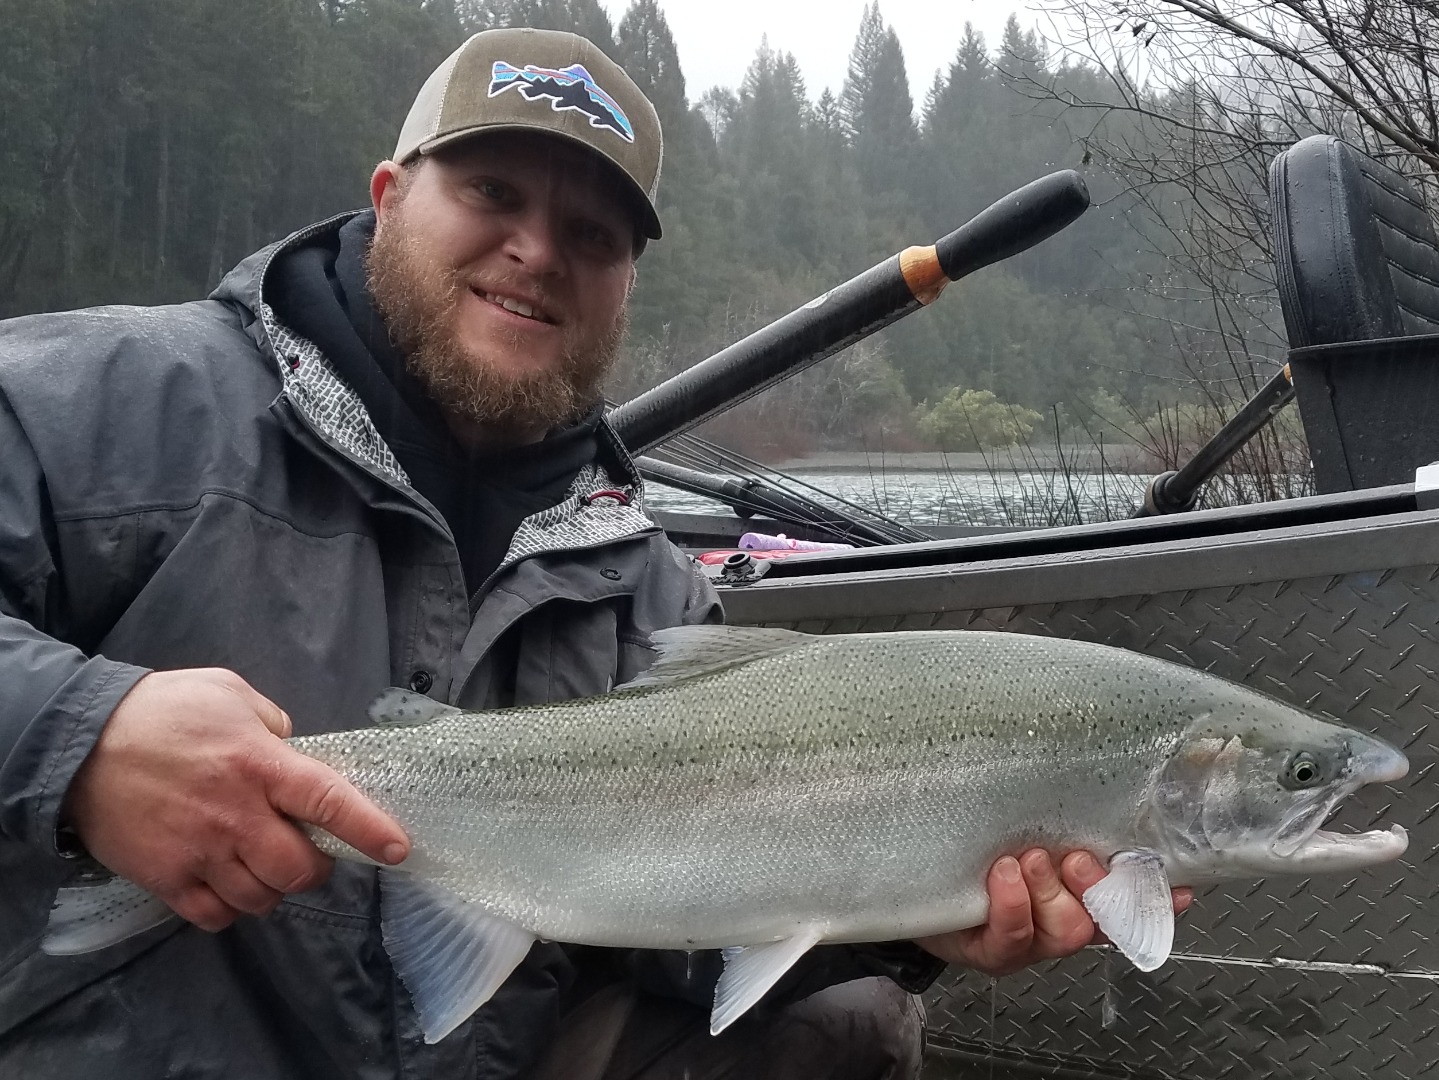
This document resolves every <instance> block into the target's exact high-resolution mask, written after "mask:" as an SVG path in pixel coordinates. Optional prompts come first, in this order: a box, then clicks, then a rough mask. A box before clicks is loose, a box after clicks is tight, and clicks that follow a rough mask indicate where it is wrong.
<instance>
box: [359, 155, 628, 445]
mask: <svg viewBox="0 0 1439 1080" xmlns="http://www.w3.org/2000/svg"><path fill="white" fill-rule="evenodd" d="M371 195H372V197H373V199H374V203H375V209H376V212H377V214H378V217H379V225H378V227H377V229H376V231H375V240H374V244H373V246H372V248H371V250H370V257H369V269H370V287H371V292H372V294H373V295H374V298H375V303H376V305H377V306H378V307H379V309H380V312H381V313H382V314H383V315H384V316H385V319H386V322H387V323H388V325H389V327H390V330H391V333H392V334H394V336H395V338H396V339H397V343H398V345H399V346H400V348H401V349H402V350H403V351H404V352H405V354H406V356H407V358H408V363H409V364H410V367H411V369H412V370H413V371H414V372H415V374H416V375H417V376H418V377H419V378H420V379H421V381H422V382H424V383H425V385H426V388H427V389H428V391H429V393H430V394H431V395H432V396H433V397H434V398H435V399H436V400H437V401H438V402H439V403H440V405H441V406H442V407H443V408H444V409H445V411H446V413H447V414H448V415H449V417H450V419H451V422H452V424H454V423H456V422H458V424H459V425H460V427H461V428H468V429H474V428H475V427H476V426H479V427H481V428H483V429H485V433H486V434H487V435H488V436H489V437H491V438H494V437H499V438H501V439H505V440H520V441H523V440H526V439H532V438H538V437H540V436H541V435H543V433H544V432H545V430H547V429H548V428H550V427H552V426H554V425H556V424H561V423H564V422H567V421H569V420H573V419H574V418H576V417H577V416H579V415H580V414H581V413H583V412H584V410H585V409H586V408H588V407H589V406H590V405H592V404H593V403H594V402H595V401H596V400H598V397H599V384H600V382H601V380H602V379H603V378H604V376H605V374H606V373H607V372H608V371H609V369H610V366H611V365H612V363H613V361H614V357H615V353H616V351H617V350H618V348H619V344H620V341H621V339H622V338H623V336H624V329H625V300H626V297H627V296H628V294H629V289H630V285H631V284H632V282H633V279H634V246H633V244H634V229H635V223H634V219H633V217H632V216H631V214H630V211H629V209H628V207H627V205H626V203H625V202H624V199H623V195H622V193H621V189H620V188H619V186H618V181H617V180H615V179H614V178H613V177H612V176H611V175H610V174H609V172H608V171H607V170H605V169H603V168H601V167H598V166H597V165H596V163H595V160H594V159H593V158H592V157H591V155H590V154H589V153H587V152H586V151H584V150H582V149H580V148H578V147H575V146H572V145H570V144H568V143H565V142H563V141H561V140H559V139H555V138H551V137H548V136H545V135H540V134H533V133H527V132H510V133H498V134H494V135H488V136H482V137H479V138H476V139H472V140H468V141H466V142H464V143H461V144H460V145H459V146H457V147H455V148H454V149H451V150H446V151H443V152H442V153H441V154H437V155H435V156H433V157H430V158H427V159H425V160H424V161H422V162H421V164H420V165H419V167H418V168H415V169H412V170H410V171H409V175H408V176H403V175H402V174H401V171H400V170H399V167H398V166H395V165H394V164H393V163H390V162H387V163H385V164H382V165H381V166H380V167H379V168H378V169H377V170H376V172H375V177H374V179H373V181H372V182H371Z"/></svg>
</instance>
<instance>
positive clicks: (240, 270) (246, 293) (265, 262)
mask: <svg viewBox="0 0 1439 1080" xmlns="http://www.w3.org/2000/svg"><path fill="white" fill-rule="evenodd" d="M362 213H364V211H363V210H346V211H345V212H344V213H341V214H336V215H335V216H334V217H329V218H326V219H325V220H324V221H317V222H316V223H315V224H313V225H307V226H305V227H304V228H303V229H297V230H296V231H295V232H292V233H291V234H290V235H289V236H287V237H285V238H284V239H283V240H277V241H276V242H275V243H273V244H268V245H266V246H265V247H262V248H261V249H260V250H259V251H257V252H255V253H254V254H252V255H247V256H246V257H245V258H243V259H241V260H240V261H239V262H238V263H236V264H235V267H234V269H232V270H231V271H230V272H229V273H228V274H226V275H225V276H224V277H223V278H221V279H220V284H218V285H216V286H215V289H214V291H213V292H212V293H210V299H211V300H220V301H222V302H224V303H228V304H237V305H239V306H240V307H242V308H244V309H245V310H246V311H247V312H249V313H250V314H251V316H253V317H254V318H256V319H259V318H261V316H262V311H261V307H260V305H261V304H262V303H264V302H266V294H267V290H266V288H265V274H266V272H267V271H268V270H269V268H270V264H271V263H273V262H274V260H275V258H276V256H278V255H279V254H281V253H282V252H285V251H290V250H293V249H294V248H297V247H300V246H301V245H303V244H306V243H308V242H309V241H310V240H313V239H314V238H315V237H317V236H322V235H324V234H325V233H337V232H339V231H340V229H341V228H343V227H344V225H345V222H347V221H349V220H350V219H351V218H353V217H356V216H358V215H360V214H362ZM261 344H262V345H263V344H264V342H263V341H262V342H261Z"/></svg>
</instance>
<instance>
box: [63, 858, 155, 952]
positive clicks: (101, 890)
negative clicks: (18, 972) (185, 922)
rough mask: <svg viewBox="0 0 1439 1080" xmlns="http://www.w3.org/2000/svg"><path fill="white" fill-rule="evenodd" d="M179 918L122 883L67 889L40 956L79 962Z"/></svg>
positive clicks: (152, 897)
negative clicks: (82, 957)
mask: <svg viewBox="0 0 1439 1080" xmlns="http://www.w3.org/2000/svg"><path fill="white" fill-rule="evenodd" d="M172 919H174V920H178V919H179V916H178V915H176V914H175V913H174V912H173V911H171V910H170V909H169V907H167V906H166V904H165V902H164V901H163V900H161V899H160V898H159V897H157V896H155V895H153V894H151V893H148V892H146V891H145V890H144V889H142V888H140V886H138V885H135V884H133V883H132V882H130V881H127V880H126V879H125V878H122V877H111V878H107V879H105V880H99V881H87V882H83V883H81V884H77V885H65V886H62V887H61V888H60V890H59V891H58V892H56V894H55V902H54V904H52V905H51V907H50V921H49V922H48V923H46V925H45V936H44V938H42V939H41V941H40V951H41V952H43V953H45V954H46V955H47V956H78V955H80V954H81V953H88V952H95V951H96V950H97V949H108V948H109V947H110V946H111V945H118V944H120V942H122V941H127V940H129V939H130V938H132V937H135V936H136V935H138V934H143V933H144V932H145V931H146V930H149V929H151V928H152V927H155V926H160V925H161V924H163V923H167V922H169V921H171V920H172Z"/></svg>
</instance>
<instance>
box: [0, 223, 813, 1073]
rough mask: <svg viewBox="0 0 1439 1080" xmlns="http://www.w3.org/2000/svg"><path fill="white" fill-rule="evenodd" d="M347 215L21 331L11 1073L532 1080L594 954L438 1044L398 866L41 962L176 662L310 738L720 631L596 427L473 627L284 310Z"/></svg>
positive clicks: (3, 704) (0, 752) (0, 802)
mask: <svg viewBox="0 0 1439 1080" xmlns="http://www.w3.org/2000/svg"><path fill="white" fill-rule="evenodd" d="M343 220H344V219H343V218H337V219H333V220H331V221H328V222H324V223H321V224H319V225H316V226H313V227H312V228H310V229H307V230H304V231H303V232H301V233H297V234H296V235H294V236H292V237H290V238H289V239H287V240H285V241H283V242H282V243H281V244H278V245H275V246H272V247H270V248H267V249H266V250H264V251H261V252H259V253H258V254H256V255H254V256H252V257H251V258H249V259H247V260H246V261H245V262H244V263H242V264H241V265H240V266H239V267H238V268H236V269H235V270H234V271H233V272H232V273H231V274H230V275H229V276H228V277H227V278H226V279H225V281H224V282H223V283H222V284H221V285H220V287H219V289H218V290H217V291H216V292H215V293H214V294H213V296H212V297H210V298H209V299H207V300H204V301H200V302H196V303H190V304H182V305H178V306H174V307H164V308H101V309H96V310H88V311H79V312H70V313H65V314H58V315H36V316H30V317H26V318H21V319H15V320H12V321H10V322H6V323H0V882H3V887H0V1074H3V1075H5V1076H16V1077H20V1076H25V1077H48V1076H72V1075H82V1074H83V1075H94V1071H95V1069H96V1068H97V1067H103V1068H105V1069H106V1070H107V1071H109V1072H110V1073H112V1074H113V1075H116V1076H127V1077H128V1076H137V1077H140V1076H143V1077H158V1076H162V1075H164V1076H181V1075H183V1076H204V1077H220V1076H256V1077H260V1076H263V1077H268V1078H274V1080H281V1078H291V1077H293V1078H296V1080H301V1078H303V1080H314V1078H317V1077H329V1076H335V1077H348V1078H355V1080H360V1078H365V1077H396V1076H404V1077H421V1076H424V1077H440V1076H444V1077H471V1076H483V1077H509V1076H514V1075H517V1074H518V1073H520V1072H522V1071H523V1070H524V1069H525V1067H526V1066H527V1064H528V1063H529V1062H530V1061H531V1059H532V1057H533V1055H534V1054H535V1053H536V1052H537V1051H538V1050H539V1049H540V1048H541V1047H542V1045H543V1043H544V1041H545V1033H546V1032H547V1031H548V1030H549V1025H550V1024H552V1022H553V1020H554V1019H555V1016H556V1013H557V1010H558V1008H559V1002H560V1000H561V996H562V993H563V991H564V989H565V987H566V986H567V985H568V984H569V982H570V980H571V979H572V977H573V963H572V961H571V958H570V956H569V954H567V953H566V951H564V950H563V949H562V948H561V947H560V946H557V945H537V946H536V947H535V948H534V950H533V951H532V952H531V953H530V956H529V959H528V960H527V961H526V962H525V964H523V965H522V966H521V968H520V969H519V970H518V971H517V972H516V973H515V974H514V976H513V977H511V979H510V980H509V981H508V982H507V983H506V984H505V985H504V987H503V988H502V989H501V990H500V991H499V993H498V994H497V995H496V997H495V998H494V999H493V1000H492V1001H491V1002H490V1003H489V1004H487V1005H486V1006H485V1007H484V1008H482V1009H481V1010H480V1011H479V1012H478V1013H477V1014H476V1016H475V1018H474V1019H473V1020H472V1021H470V1022H469V1023H467V1024H465V1025H464V1026H463V1027H461V1028H460V1029H459V1031H457V1032H456V1033H455V1035H453V1036H452V1037H450V1038H447V1039H445V1040H444V1041H443V1042H441V1043H440V1044H439V1045H436V1046H425V1045H424V1044H423V1042H422V1039H421V1036H420V1033H419V1030H418V1028H417V1026H416V1022H415V1017H414V1014H413V1011H412V1009H411V1007H410V1003H409V998H408V995H407V994H406V992H405V991H404V989H403V988H402V987H401V986H400V985H399V984H398V983H397V981H396V979H395V976H394V974H393V972H392V971H391V969H390V965H389V962H388V960H387V958H386V956H385V953H384V949H383V947H382V944H381V942H380V935H379V932H378V917H377V916H378V911H377V892H376V888H375V881H374V875H373V872H372V871H371V870H369V869H366V868H363V867H359V866H356V865H353V864H340V865H339V866H338V867H337V869H336V872H335V874H334V875H333V877H332V879H331V880H330V882H329V883H328V884H327V885H326V886H325V887H323V888H321V889H318V890H316V891H314V892H312V893H307V894H303V895H296V896H292V897H289V898H287V899H286V901H285V902H284V903H283V904H282V905H281V907H280V908H279V910H278V911H277V912H276V913H275V914H274V915H272V916H270V917H268V918H265V919H249V918H247V919H242V920H240V922H238V923H237V924H236V925H235V926H234V927H232V928H231V929H229V930H227V931H225V932H223V933H220V934H207V933H204V932H202V931H199V930H197V929H195V928H193V927H190V926H187V925H182V926H176V925H175V924H173V923H172V924H170V925H169V926H167V927H164V928H161V929H159V930H156V931H152V932H150V933H148V934H146V935H142V936H141V937H139V938H137V939H133V940H131V941H129V942H126V943H124V944H123V945H120V946H117V947H114V948H112V949H109V950H106V951H103V952H100V953H96V954H91V955H89V956H83V957H72V958H51V957H47V956H44V955H43V954H41V953H40V952H39V951H38V942H39V940H40V937H41V934H42V932H43V929H44V925H45V919H46V914H47V911H48V908H49V904H50V901H51V897H52V895H53V892H54V889H55V887H56V885H57V884H58V883H59V882H60V880H61V879H62V878H63V877H64V876H66V874H67V872H68V870H69V869H70V867H71V865H72V864H70V863H68V862H67V861H66V860H64V859H62V858H61V856H60V854H59V853H58V852H57V848H56V843H55V829H56V822H57V815H58V813H59V809H60V804H61V800H62V798H63V797H64V795H65V791H66V788H67V786H68V785H69V783H70V780H71V778H72V777H73V776H74V774H75V771H76V769H77V768H78V767H79V766H80V764H81V762H82V761H83V760H84V758H85V756H86V754H87V753H88V752H89V750H90V748H91V747H92V746H93V745H94V742H95V740H96V738H97V737H98V736H99V733H100V730H101V728H102V726H103V725H104V723H105V721H106V718H107V717H108V716H109V714H110V712H111V710H112V709H113V708H114V707H115V705H116V704H117V703H118V702H119V700H120V699H121V697H123V696H124V694H125V693H126V692H127V691H128V690H129V689H130V687H131V686H132V685H133V684H134V683H135V682H136V680H138V679H139V678H140V677H141V676H143V675H144V674H145V672H146V671H147V670H150V669H169V668H182V667H196V666H222V667H227V668H231V669H233V670H234V671H236V672H238V673H239V674H240V675H242V676H244V677H245V678H246V679H247V680H249V682H250V683H252V684H253V685H254V686H255V687H256V688H257V689H258V690H259V691H260V692H261V693H263V694H265V695H267V696H268V697H270V698H271V699H273V700H274V701H276V702H278V703H279V704H280V705H281V706H282V707H283V708H284V709H286V710H287V711H288V712H289V714H290V716H291V717H293V719H294V722H295V728H296V732H297V733H298V734H303V733H310V732H319V731H327V730H334V729H337V728H343V727H346V726H353V725H355V724H356V723H360V722H363V717H364V716H365V707H366V704H367V703H368V702H369V701H370V699H371V698H372V697H373V696H374V695H375V694H376V692H378V691H379V690H380V689H382V688H383V687H385V686H387V685H391V684H399V685H404V686H412V687H415V688H419V689H425V690H427V691H428V692H429V694H430V695H431V696H433V697H435V698H438V699H441V700H445V701H450V702H453V703H456V704H459V705H461V706H466V707H481V706H484V705H485V704H486V703H487V702H488V701H490V693H491V680H492V673H491V671H490V670H489V665H488V662H487V655H488V654H489V652H490V649H491V646H492V645H494V644H495V642H496V640H497V639H498V637H499V636H500V635H501V634H502V633H509V632H513V633H515V634H518V635H519V638H518V640H519V648H518V657H519V662H518V664H519V666H518V674H517V677H516V685H515V694H516V700H517V701H518V702H519V703H524V702H534V701H545V700H554V699H561V698H568V697H574V696H578V695H584V694H593V693H598V692H602V691H604V690H605V689H607V688H608V687H609V686H611V685H613V684H615V683H618V682H622V681H624V680H626V679H628V678H629V677H631V676H633V675H635V674H637V673H638V671H639V670H641V669H642V668H643V667H644V666H645V665H646V664H647V663H648V661H649V659H650V653H649V650H648V649H647V648H646V643H647V639H648V635H649V633H650V632H651V631H653V630H656V629H659V628H661V627H665V626H670V625H675V624H677V623H688V622H699V621H705V620H711V619H715V618H717V617H718V603H717V601H716V598H715V596H714V593H713V591H712V590H711V589H710V588H709V586H708V585H707V584H705V583H704V581H703V579H702V578H700V577H699V576H698V575H697V574H696V572H695V571H694V569H693V568H692V566H691V565H690V563H689V561H688V560H687V559H686V558H685V557H684V556H683V555H682V554H680V553H679V552H678V551H676V550H675V548H674V547H673V546H671V545H670V544H669V542H668V541H667V540H666V539H665V538H664V536H663V535H662V534H661V532H660V531H659V529H658V528H657V527H656V526H655V525H654V524H653V523H652V522H651V521H650V520H649V519H648V518H647V517H646V516H645V515H644V513H643V512H642V503H641V500H642V493H641V488H640V481H639V479H638V477H637V475H636V473H635V470H634V467H633V465H632V463H631V462H630V460H629V458H628V457H627V455H626V454H625V451H624V450H623V448H622V447H621V446H620V445H619V443H618V441H617V440H616V439H615V437H614V435H613V433H612V432H611V431H610V430H609V429H608V428H607V427H605V426H604V425H601V429H600V432H599V444H600V448H601V449H600V459H599V460H597V461H595V462H594V463H593V464H592V465H590V466H586V467H585V468H583V469H581V471H580V473H579V475H578V477H577V478H576V480H575V482H574V484H573V486H572V487H571V489H570V491H569V494H568V496H567V497H566V498H565V499H564V501H563V502H561V503H560V504H559V505H558V506H556V507H554V508H553V509H551V510H548V511H545V512H543V513H540V514H537V515H534V516H532V517H530V518H528V519H526V520H525V521H524V522H523V524H522V525H521V527H520V529H519V532H518V533H517V535H516V536H515V538H514V542H513V544H512V546H511V548H510V551H509V554H508V555H507V556H506V558H505V560H504V562H503V564H502V565H501V567H500V568H499V569H498V570H497V571H496V572H495V573H494V574H493V575H492V576H491V578H490V580H489V581H487V582H485V583H484V585H483V586H482V588H481V590H480V596H479V599H480V600H481V602H480V603H479V605H478V608H477V614H476V615H475V616H474V617H473V618H472V614H471V611H472V604H471V601H472V598H471V597H468V596H466V595H465V591H464V585H463V579H462V575H461V570H460V562H459V556H458V553H457V551H456V548H455V545H454V542H453V539H452V537H451V535H450V533H449V531H448V530H447V528H446V526H445V525H444V523H443V521H442V520H441V519H440V517H439V515H438V514H437V513H436V512H435V511H434V509H433V507H431V506H430V505H429V504H428V503H427V502H425V501H424V500H423V499H422V498H421V497H420V496H419V495H418V494H417V493H416V492H415V491H414V490H413V489H412V488H411V487H410V486H409V484H408V483H407V480H406V477H405V476H404V474H403V472H402V470H401V468H400V466H399V464H398V463H397V462H396V460H395V458H394V456H393V455H392V454H391V452H390V450H389V449H388V447H386V446H385V445H384V443H383V442H382V441H381V439H380V437H379V436H378V434H377V433H376V431H375V428H374V425H373V424H372V423H371V421H370V419H369V417H368V416H367V414H366V412H365V410H364V408H363V407H362V406H361V404H360V400H359V398H358V397H357V396H356V395H355V394H354V393H353V392H352V391H351V390H350V388H349V387H348V386H346V385H345V384H344V383H343V382H342V381H341V380H340V379H339V378H338V377H337V376H336V374H335V371H334V369H333V368H332V367H331V365H330V363H329V362H328V361H327V360H326V359H325V357H324V356H322V355H321V354H320V353H319V351H318V350H317V349H316V348H315V347H314V346H313V345H312V344H310V343H309V342H307V341H305V340H302V339H300V338H298V337H297V336H296V335H295V334H293V333H291V332H290V331H288V330H287V329H286V328H285V327H284V326H282V325H280V324H279V322H278V321H277V319H276V317H275V315H274V312H273V311H272V310H271V309H270V307H269V305H268V304H267V303H266V302H265V296H266V288H265V274H266V270H267V268H268V267H269V266H270V264H271V262H272V260H273V259H274V258H275V255H276V254H277V252H279V251H282V250H285V249H286V248H287V247H288V246H291V245H298V244H301V243H304V242H305V241H306V240H307V239H308V238H310V237H314V236H318V235H320V234H321V233H322V232H323V231H325V230H335V229H338V228H339V226H340V225H341V224H342V223H343ZM135 825H136V827H137V828H143V827H144V823H143V822H136V823H135ZM830 981H833V980H830Z"/></svg>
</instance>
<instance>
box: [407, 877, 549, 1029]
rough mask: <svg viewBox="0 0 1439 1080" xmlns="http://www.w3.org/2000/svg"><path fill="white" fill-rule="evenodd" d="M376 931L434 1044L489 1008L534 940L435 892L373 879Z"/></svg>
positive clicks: (411, 882) (415, 881)
mask: <svg viewBox="0 0 1439 1080" xmlns="http://www.w3.org/2000/svg"><path fill="white" fill-rule="evenodd" d="M380 924H381V931H382V934H383V936H384V940H385V951H386V952H387V953H389V954H390V963H391V964H393V965H394V968H395V971H396V972H397V973H398V974H399V976H400V981H401V982H403V983H404V984H405V989H406V990H408V991H409V992H410V999H411V1000H412V1001H413V1002H414V1005H415V1015H416V1016H417V1017H419V1020H420V1028H421V1030H422V1031H424V1033H425V1042H427V1043H436V1042H439V1041H440V1040H441V1039H443V1038H444V1037H445V1036H446V1035H448V1034H449V1033H450V1032H452V1031H454V1030H455V1028H457V1027H459V1026H460V1025H461V1024H463V1023H464V1022H465V1021H466V1020H467V1019H469V1017H470V1015H471V1014H472V1013H473V1012H474V1011H475V1010H476V1009H478V1008H479V1007H480V1006H481V1005H483V1004H484V1003H485V1002H487V1001H489V1000H490V998H491V997H492V996H493V995H494V993H495V991H496V990H498V989H499V988H500V984H501V983H503V982H504V981H505V980H506V979H508V978H509V977H510V973H511V972H512V971H514V970H515V968H517V967H519V965H520V961H522V960H524V958H525V954H526V953H528V952H529V951H530V946H531V945H533V944H534V943H535V935H534V934H532V933H530V932H529V931H528V930H526V929H524V928H523V927H520V926H516V925H515V924H514V923H510V922H506V921H505V920H503V919H497V918H495V917H494V916H493V915H490V914H489V913H487V912H485V911H483V910H481V909H480V908H479V907H477V906H476V905H474V904H471V903H469V902H467V901H465V900H462V899H460V898H459V897H458V896H456V895H455V894H454V893H452V892H450V891H448V890H447V889H443V888H441V887H440V886H438V885H434V884H431V883H429V882H426V881H422V880H420V879H419V878H415V877H411V876H410V875H409V874H404V873H398V872H394V871H386V870H382V871H381V872H380Z"/></svg>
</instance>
